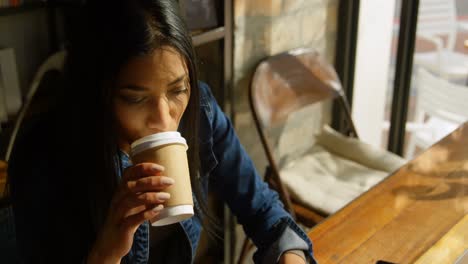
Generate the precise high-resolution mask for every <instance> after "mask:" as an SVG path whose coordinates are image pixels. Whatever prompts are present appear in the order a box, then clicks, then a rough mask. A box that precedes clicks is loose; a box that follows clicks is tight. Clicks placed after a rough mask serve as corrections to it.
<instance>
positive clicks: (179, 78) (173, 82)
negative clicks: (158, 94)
mask: <svg viewBox="0 0 468 264" xmlns="http://www.w3.org/2000/svg"><path fill="white" fill-rule="evenodd" d="M185 77H187V74H184V75H182V76H180V77H178V78H177V79H175V80H174V81H172V82H170V83H169V84H167V86H172V85H174V84H176V83H178V82H180V81H182V80H184V79H185Z"/></svg>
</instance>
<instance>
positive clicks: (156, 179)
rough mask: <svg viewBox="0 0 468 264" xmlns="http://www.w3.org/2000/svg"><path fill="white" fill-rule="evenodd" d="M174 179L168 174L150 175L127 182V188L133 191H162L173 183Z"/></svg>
mask: <svg viewBox="0 0 468 264" xmlns="http://www.w3.org/2000/svg"><path fill="white" fill-rule="evenodd" d="M174 183H175V182H174V179H172V178H169V177H167V176H150V177H145V178H142V179H138V180H136V181H128V182H127V190H128V191H129V192H132V193H138V192H150V191H161V190H164V189H166V188H167V187H169V186H171V185H173V184H174Z"/></svg>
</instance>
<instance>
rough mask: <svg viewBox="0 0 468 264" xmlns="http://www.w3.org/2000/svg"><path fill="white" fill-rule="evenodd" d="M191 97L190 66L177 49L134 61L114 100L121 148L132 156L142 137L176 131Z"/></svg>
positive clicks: (126, 67) (119, 82)
mask: <svg viewBox="0 0 468 264" xmlns="http://www.w3.org/2000/svg"><path fill="white" fill-rule="evenodd" d="M189 98H190V82H189V76H188V71H187V67H186V64H185V62H184V60H183V57H182V56H181V55H180V54H179V53H178V52H177V51H176V50H175V49H173V48H171V47H163V48H159V49H156V50H155V51H154V52H152V53H151V54H149V55H145V56H141V57H136V58H133V59H131V60H130V61H129V62H128V63H127V64H126V65H124V67H123V69H122V70H121V72H120V74H119V76H118V77H117V89H116V92H115V95H114V98H113V105H114V112H115V115H116V118H117V124H118V130H119V131H118V141H119V142H118V143H119V147H120V148H121V149H122V150H124V151H126V152H127V153H128V152H129V150H130V144H131V143H132V142H133V141H135V140H137V139H138V138H141V137H144V136H147V135H150V134H154V133H158V132H163V131H176V130H177V128H178V126H179V123H180V119H181V118H182V114H183V113H184V111H185V109H186V108H187V104H188V101H189Z"/></svg>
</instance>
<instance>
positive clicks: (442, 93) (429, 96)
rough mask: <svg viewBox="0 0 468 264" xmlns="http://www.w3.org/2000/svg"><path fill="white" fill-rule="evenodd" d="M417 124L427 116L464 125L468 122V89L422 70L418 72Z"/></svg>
mask: <svg viewBox="0 0 468 264" xmlns="http://www.w3.org/2000/svg"><path fill="white" fill-rule="evenodd" d="M417 89H418V90H417V102H416V122H424V119H425V118H426V116H435V117H438V118H441V119H444V120H447V121H451V122H455V123H462V122H464V121H466V120H468V111H467V110H466V104H467V102H468V87H467V86H463V85H459V84H454V83H451V82H449V81H447V80H445V79H442V78H439V77H436V76H434V75H432V74H431V73H429V72H428V71H426V70H424V69H422V68H420V69H419V70H418V72H417Z"/></svg>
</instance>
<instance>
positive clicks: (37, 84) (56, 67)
mask: <svg viewBox="0 0 468 264" xmlns="http://www.w3.org/2000/svg"><path fill="white" fill-rule="evenodd" d="M65 57H66V51H59V52H56V53H54V54H52V55H51V56H49V57H48V58H47V59H46V60H45V61H44V63H42V64H41V65H40V66H39V69H38V70H37V71H36V74H35V75H34V78H33V80H32V82H31V85H30V86H29V91H28V94H27V95H26V98H25V100H24V103H23V105H22V107H21V109H20V111H19V113H18V116H17V118H16V120H15V126H14V128H13V132H12V133H11V136H10V140H9V143H8V147H7V151H6V154H5V160H6V161H8V160H9V159H10V155H11V151H12V150H13V145H14V143H15V140H16V135H17V133H18V131H19V129H20V127H21V124H22V123H23V121H24V119H25V118H26V116H27V115H28V113H29V112H30V108H31V107H32V103H33V100H34V99H35V96H36V95H37V94H38V93H39V92H40V91H39V90H40V88H41V84H42V81H43V80H44V79H45V77H47V76H48V74H49V73H51V72H62V71H63V67H64V64H65Z"/></svg>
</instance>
